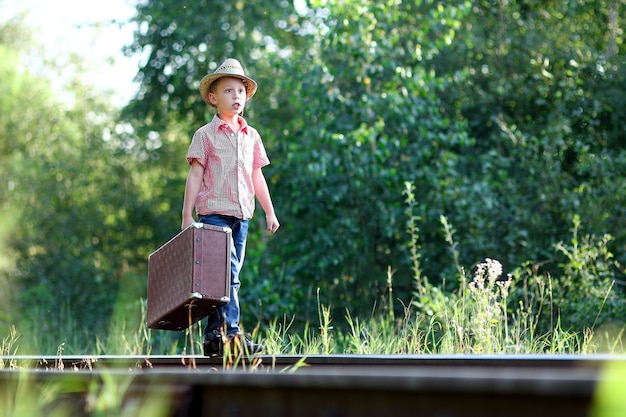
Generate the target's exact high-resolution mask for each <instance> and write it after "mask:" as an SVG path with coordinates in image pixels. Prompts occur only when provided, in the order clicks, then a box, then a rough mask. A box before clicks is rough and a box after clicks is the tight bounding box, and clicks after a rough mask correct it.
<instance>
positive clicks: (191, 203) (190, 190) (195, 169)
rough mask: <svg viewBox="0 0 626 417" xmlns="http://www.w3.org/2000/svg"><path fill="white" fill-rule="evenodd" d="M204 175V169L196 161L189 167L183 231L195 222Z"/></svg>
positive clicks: (184, 201)
mask: <svg viewBox="0 0 626 417" xmlns="http://www.w3.org/2000/svg"><path fill="white" fill-rule="evenodd" d="M203 174H204V168H203V167H202V165H200V162H198V161H197V160H196V159H194V160H193V162H192V163H191V167H189V174H188V175H187V183H186V184H185V197H184V199H183V221H182V224H181V229H185V228H186V227H187V226H189V225H190V224H191V223H193V222H194V218H193V209H194V207H195V205H196V200H197V199H198V193H199V192H200V185H201V184H202V175H203Z"/></svg>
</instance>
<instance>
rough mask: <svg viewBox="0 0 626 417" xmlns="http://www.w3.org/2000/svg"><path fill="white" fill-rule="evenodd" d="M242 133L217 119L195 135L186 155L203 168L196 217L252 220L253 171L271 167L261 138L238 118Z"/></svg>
mask: <svg viewBox="0 0 626 417" xmlns="http://www.w3.org/2000/svg"><path fill="white" fill-rule="evenodd" d="M239 123H241V126H242V127H241V130H240V131H239V133H235V132H233V131H232V129H231V128H230V126H228V124H227V123H225V122H224V121H222V119H220V118H219V117H218V116H217V115H215V116H214V117H213V120H211V121H210V122H209V123H207V124H206V125H204V126H202V127H201V128H200V129H198V130H197V131H196V133H194V135H193V139H192V140H191V145H190V146H189V150H188V151H187V163H188V164H189V165H191V163H192V162H193V160H194V159H196V160H198V162H200V165H202V166H203V167H204V175H203V177H202V185H201V186H200V192H199V193H198V199H197V200H196V213H197V214H198V215H202V214H223V215H227V216H234V217H237V218H240V219H250V218H251V217H252V214H253V213H254V185H253V184H252V171H253V170H254V169H256V168H262V167H264V166H266V165H268V164H269V163H270V160H269V159H268V157H267V154H266V153H265V147H264V146H263V142H262V141H261V136H260V135H259V133H258V132H257V131H256V129H255V128H253V127H252V126H249V125H248V123H247V122H246V121H245V120H244V119H243V118H242V117H240V118H239Z"/></svg>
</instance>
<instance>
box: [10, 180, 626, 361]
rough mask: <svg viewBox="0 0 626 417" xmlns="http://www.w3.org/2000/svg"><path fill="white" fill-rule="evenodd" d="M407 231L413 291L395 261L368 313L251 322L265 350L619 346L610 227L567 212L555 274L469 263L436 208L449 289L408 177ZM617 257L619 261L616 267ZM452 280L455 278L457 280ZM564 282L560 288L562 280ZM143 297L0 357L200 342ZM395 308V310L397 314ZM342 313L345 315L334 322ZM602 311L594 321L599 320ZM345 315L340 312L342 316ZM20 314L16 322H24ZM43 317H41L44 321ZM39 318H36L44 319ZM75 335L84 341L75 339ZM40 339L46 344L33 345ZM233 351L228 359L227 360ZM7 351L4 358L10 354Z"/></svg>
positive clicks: (177, 349)
mask: <svg viewBox="0 0 626 417" xmlns="http://www.w3.org/2000/svg"><path fill="white" fill-rule="evenodd" d="M404 194H405V196H406V203H407V214H408V218H409V221H408V223H407V232H408V235H409V253H410V256H411V264H412V272H413V283H414V291H413V299H412V300H411V302H409V303H407V304H400V305H398V304H399V303H401V302H400V301H398V300H396V299H395V298H394V292H393V291H394V286H393V275H394V273H393V270H392V268H391V267H389V269H388V272H387V276H386V277H381V280H384V281H385V283H386V287H387V293H386V294H384V296H383V297H381V299H380V300H372V302H373V305H374V306H375V307H374V308H373V310H372V312H371V314H370V315H369V316H367V317H355V316H354V315H353V314H352V313H351V312H350V311H349V310H346V311H340V312H337V311H334V310H333V307H332V306H330V305H324V304H322V303H321V302H320V298H321V297H320V292H321V290H318V293H317V299H318V322H317V323H306V324H305V325H304V327H301V328H300V329H298V330H296V329H294V326H293V324H294V323H295V322H296V321H297V320H296V318H295V317H282V318H281V317H278V318H275V319H274V320H272V321H271V322H270V323H268V324H266V325H264V326H261V325H260V324H258V325H257V326H256V327H255V328H254V331H253V336H254V338H255V339H256V340H262V341H263V343H264V345H265V347H266V353H268V354H273V355H279V354H294V355H295V354H297V355H311V354H323V355H327V354H344V353H345V354H499V353H507V354H522V353H526V354H529V353H583V354H584V353H597V352H610V353H623V352H624V341H625V337H624V336H625V333H626V327H625V326H624V323H623V321H621V322H611V321H610V320H605V319H606V318H607V317H609V318H610V317H612V315H614V316H617V317H623V316H624V313H625V312H626V301H625V300H624V299H623V297H621V296H619V295H618V294H616V293H615V278H614V274H613V273H612V269H611V268H612V267H614V266H615V265H614V259H613V256H612V254H611V253H610V251H609V250H608V242H609V241H610V240H611V239H610V237H608V236H604V237H602V238H601V239H600V240H594V239H592V237H589V236H583V237H581V236H579V231H580V226H581V222H580V219H579V218H578V217H575V218H574V228H573V231H572V235H573V236H572V240H571V242H569V244H563V243H559V244H558V245H556V246H555V249H556V250H557V251H558V252H559V253H561V254H563V255H564V256H565V258H564V263H563V265H561V266H562V268H561V270H562V271H563V273H564V274H566V275H565V276H561V277H559V279H558V282H556V280H555V278H553V277H552V276H550V275H549V274H540V273H538V268H536V265H535V264H532V263H528V264H524V265H521V266H520V267H519V268H517V269H516V270H514V272H513V273H511V274H506V275H504V273H503V270H502V265H501V264H500V262H498V261H497V260H495V259H490V258H485V259H484V260H483V261H482V262H480V263H478V264H477V265H476V266H475V267H473V268H472V269H470V270H469V271H468V270H467V269H466V268H465V267H464V266H463V265H461V263H460V256H459V250H458V243H457V242H456V240H455V233H456V232H455V230H454V227H453V226H452V225H451V224H450V223H449V222H448V219H447V218H446V217H445V216H441V217H440V222H441V227H442V233H443V236H444V238H445V241H446V243H447V245H448V248H449V250H450V254H451V259H452V261H453V262H454V266H455V270H456V274H455V276H454V277H452V279H451V280H450V281H448V282H453V283H454V284H455V285H453V287H454V288H456V290H454V291H452V292H450V291H446V290H445V289H444V288H445V281H444V283H443V284H440V285H434V284H432V283H431V282H430V280H429V278H428V277H427V276H426V275H425V274H424V273H423V272H422V269H421V255H420V253H421V247H420V229H419V217H418V216H417V215H415V211H416V210H415V209H416V207H417V202H416V199H415V194H414V189H413V186H412V185H411V184H407V186H406V189H405V191H404ZM620 268H623V267H620V266H618V268H617V269H618V270H619V269H620ZM455 281H456V282H455ZM564 288H565V290H564ZM145 307H146V305H145V300H141V301H139V300H138V301H136V302H135V303H134V304H132V303H130V304H129V303H127V304H125V305H123V306H122V307H120V308H116V312H115V314H114V316H113V319H112V320H111V327H110V328H109V329H108V331H104V332H103V333H102V335H101V336H100V337H98V338H96V340H95V341H88V342H87V343H85V342H86V341H85V340H84V338H82V337H81V335H80V334H77V333H75V332H74V331H73V330H74V329H73V327H72V325H71V323H73V321H72V320H68V323H69V324H65V326H66V327H65V328H64V330H63V331H64V332H65V333H67V335H65V336H64V337H66V339H64V340H58V341H56V344H52V343H51V342H50V341H49V340H48V339H49V336H48V335H46V332H45V331H43V330H42V329H43V327H42V328H39V327H38V323H30V324H29V327H30V326H32V327H34V329H33V331H31V332H29V333H27V334H25V335H19V334H18V332H17V330H16V329H15V327H12V328H11V329H9V331H8V332H6V334H5V335H4V336H2V337H4V340H3V344H2V355H3V358H4V359H2V362H0V367H5V368H6V367H10V366H11V361H10V356H11V355H15V354H18V353H19V354H30V355H33V354H47V355H50V353H51V352H54V351H57V349H58V347H60V346H62V347H63V349H65V350H66V351H67V352H68V353H69V354H74V355H76V354H91V355H94V354H95V355H103V354H107V355H150V354H173V353H178V354H183V355H188V356H193V355H195V354H198V353H201V352H202V340H203V337H202V329H201V327H200V324H196V325H194V326H192V327H191V328H189V329H188V330H187V331H186V332H182V333H177V332H159V331H152V330H150V329H148V328H147V327H146V325H145V322H146V320H145V313H146V308H145ZM395 311H400V312H402V314H396V313H395ZM564 311H565V312H567V315H568V316H567V317H566V318H570V316H571V315H572V314H578V315H576V316H575V317H576V319H577V321H580V322H582V321H583V320H582V319H583V318H585V317H586V318H590V320H591V323H589V325H586V326H584V327H583V328H579V329H574V328H573V327H572V326H571V320H570V322H568V324H567V325H564V322H563V320H562V318H563V317H564V316H562V315H561V314H562V312H564ZM337 314H339V315H340V316H341V317H342V318H343V319H345V323H347V325H344V326H342V328H340V327H336V326H335V324H334V323H335V318H336V316H337ZM601 319H602V320H604V322H603V324H602V325H601V326H599V327H598V326H597V323H598V322H599V321H602V320H601ZM343 321H344V320H342V322H343ZM22 324H23V323H22ZM44 325H45V326H49V325H50V324H45V323H44V324H41V326H44ZM41 326H40V327H41ZM81 341H82V342H83V345H82V346H81ZM42 344H44V345H45V346H46V348H45V349H40V350H38V346H41V345H42ZM236 356H237V355H234V357H233V355H231V358H230V359H229V360H228V361H226V362H225V366H230V365H233V363H234V362H233V360H235V361H236V360H237V359H236ZM7 358H8V359H7Z"/></svg>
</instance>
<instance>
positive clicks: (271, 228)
mask: <svg viewBox="0 0 626 417" xmlns="http://www.w3.org/2000/svg"><path fill="white" fill-rule="evenodd" d="M265 222H266V223H267V231H268V232H270V233H275V232H276V231H277V230H278V228H279V227H280V223H278V219H277V218H276V216H275V215H271V216H270V215H268V216H266V217H265Z"/></svg>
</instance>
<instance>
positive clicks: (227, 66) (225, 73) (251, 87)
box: [200, 58, 256, 107]
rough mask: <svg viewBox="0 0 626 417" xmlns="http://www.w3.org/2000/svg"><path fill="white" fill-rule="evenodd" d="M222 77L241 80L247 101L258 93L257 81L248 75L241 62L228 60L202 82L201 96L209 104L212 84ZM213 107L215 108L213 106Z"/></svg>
mask: <svg viewBox="0 0 626 417" xmlns="http://www.w3.org/2000/svg"><path fill="white" fill-rule="evenodd" d="M222 77H235V78H239V79H241V80H242V81H243V83H244V84H245V86H246V101H247V100H250V97H252V96H253V95H254V93H255V92H256V81H254V80H253V79H252V78H250V77H248V76H247V75H246V73H245V72H244V71H243V67H242V66H241V64H240V63H239V61H237V60H236V59H233V58H228V59H227V60H226V61H224V63H223V64H222V65H220V66H219V68H218V69H216V70H215V72H214V73H213V74H208V75H205V76H204V77H203V78H202V80H201V81H200V94H202V99H203V100H204V101H205V102H207V103H208V104H211V102H210V101H209V90H210V89H211V84H213V83H214V82H215V81H217V80H218V79H220V78H222ZM211 105H212V106H213V104H211ZM214 107H215V106H214Z"/></svg>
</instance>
